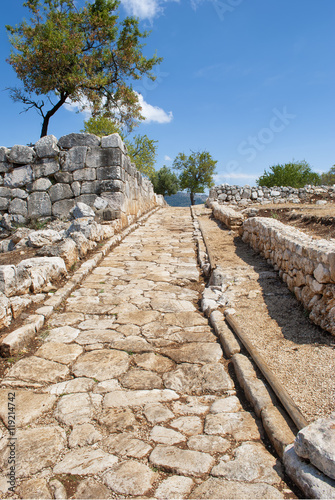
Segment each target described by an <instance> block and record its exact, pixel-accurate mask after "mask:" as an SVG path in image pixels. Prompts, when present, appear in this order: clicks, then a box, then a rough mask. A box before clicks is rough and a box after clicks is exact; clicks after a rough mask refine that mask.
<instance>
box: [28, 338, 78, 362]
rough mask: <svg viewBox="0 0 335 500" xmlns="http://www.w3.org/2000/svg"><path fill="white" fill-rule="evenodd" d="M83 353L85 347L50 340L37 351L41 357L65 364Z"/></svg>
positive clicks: (37, 354)
mask: <svg viewBox="0 0 335 500" xmlns="http://www.w3.org/2000/svg"><path fill="white" fill-rule="evenodd" d="M82 353H83V349H82V347H80V346H78V345H74V344H63V343H59V342H49V343H46V344H44V345H42V347H40V348H39V349H38V350H37V351H36V353H35V355H36V356H38V357H40V358H44V359H49V360H50V361H56V362H57V363H61V364H63V365H69V364H70V363H72V362H73V361H75V360H76V359H77V358H78V356H80V354H82Z"/></svg>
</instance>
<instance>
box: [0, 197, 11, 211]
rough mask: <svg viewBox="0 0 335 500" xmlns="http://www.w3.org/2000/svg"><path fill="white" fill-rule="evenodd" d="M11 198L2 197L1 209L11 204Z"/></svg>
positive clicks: (0, 201)
mask: <svg viewBox="0 0 335 500" xmlns="http://www.w3.org/2000/svg"><path fill="white" fill-rule="evenodd" d="M9 203H10V202H9V199H8V198H0V210H3V211H5V210H7V209H8V206H9Z"/></svg>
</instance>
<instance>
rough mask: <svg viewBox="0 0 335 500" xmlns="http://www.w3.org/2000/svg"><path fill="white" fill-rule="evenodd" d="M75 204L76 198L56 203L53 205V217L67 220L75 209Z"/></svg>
mask: <svg viewBox="0 0 335 500" xmlns="http://www.w3.org/2000/svg"><path fill="white" fill-rule="evenodd" d="M75 203H76V202H75V200H74V198H68V199H64V200H59V201H56V202H55V203H54V204H53V205H52V215H53V216H54V217H58V218H61V219H67V218H68V215H69V212H70V210H71V209H72V208H73V207H74V205H75Z"/></svg>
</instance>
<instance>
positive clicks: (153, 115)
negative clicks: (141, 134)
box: [64, 94, 173, 123]
mask: <svg viewBox="0 0 335 500" xmlns="http://www.w3.org/2000/svg"><path fill="white" fill-rule="evenodd" d="M137 96H138V100H139V103H140V105H141V108H142V115H143V116H144V118H145V122H146V123H152V122H154V123H170V122H171V121H172V119H173V114H172V111H169V112H168V113H166V112H165V111H164V109H162V108H159V107H158V106H152V105H151V104H149V103H147V102H146V101H145V100H144V99H143V96H142V95H141V94H137ZM64 108H65V109H67V110H68V111H72V112H75V113H83V114H84V116H85V120H87V119H88V118H89V117H90V116H91V107H90V104H89V101H88V100H87V99H86V98H83V99H82V100H81V102H72V101H68V102H66V103H65V104H64Z"/></svg>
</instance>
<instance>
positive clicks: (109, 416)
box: [0, 208, 295, 499]
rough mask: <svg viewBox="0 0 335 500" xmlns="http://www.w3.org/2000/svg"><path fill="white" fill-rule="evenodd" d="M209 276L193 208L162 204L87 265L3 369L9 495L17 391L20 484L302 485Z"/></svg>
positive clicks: (49, 488)
mask: <svg viewBox="0 0 335 500" xmlns="http://www.w3.org/2000/svg"><path fill="white" fill-rule="evenodd" d="M199 279H200V273H199V270H198V268H197V263H196V245H195V241H194V225H193V221H192V218H191V214H190V211H189V209H188V208H185V209H184V208H166V209H162V210H160V211H158V212H156V213H155V214H154V215H152V216H151V217H149V218H148V219H147V221H146V222H145V223H143V224H141V225H139V227H138V228H137V229H135V230H134V231H133V232H132V233H130V234H129V235H128V236H126V237H125V238H124V239H123V240H122V242H121V243H120V244H119V246H117V247H115V248H114V249H113V250H112V251H110V252H109V253H108V254H107V255H106V256H105V257H104V258H103V259H102V260H101V261H100V262H99V264H98V266H96V267H95V268H94V269H93V271H92V272H91V273H90V274H88V275H87V276H86V277H85V278H84V279H83V281H82V282H81V284H79V285H78V286H77V288H76V289H75V290H74V291H73V292H72V293H71V296H70V297H69V298H68V299H67V300H65V301H64V307H63V305H62V307H63V308H62V309H59V310H57V311H55V312H54V313H53V314H52V315H51V317H50V318H49V319H48V321H47V323H46V324H45V328H44V331H45V332H46V334H47V335H46V337H45V339H44V343H42V345H41V344H40V346H39V348H38V349H36V351H35V352H34V353H33V354H32V355H28V354H27V355H26V356H25V357H23V358H22V359H20V360H19V361H16V362H14V363H13V364H12V365H11V367H10V368H9V369H8V371H7V372H6V373H5V375H4V379H3V382H2V385H1V386H0V419H1V421H0V492H1V497H3V498H4V499H9V498H13V495H11V493H10V492H7V490H6V488H7V483H6V474H8V472H9V470H8V456H9V448H8V446H7V444H8V437H9V434H8V429H7V428H6V425H8V421H7V418H8V397H9V393H11V392H13V391H14V392H15V409H16V417H17V419H16V426H17V428H16V436H15V437H17V443H18V447H17V450H16V451H17V459H18V460H17V471H16V472H17V474H16V477H17V485H16V490H15V495H16V496H14V498H22V499H25V498H27V499H28V498H49V499H50V498H59V499H60V498H77V499H79V498H81V499H96V498H102V499H105V498H106V499H107V498H111V499H112V498H123V497H126V498H140V497H145V498H152V499H153V498H161V499H164V498H166V499H169V498H171V499H173V498H210V499H216V498H220V499H224V498H232V499H234V498H256V499H266V498H284V492H285V498H295V495H294V494H293V492H291V490H290V489H289V486H288V485H287V484H286V483H285V482H284V480H283V479H282V477H281V468H280V465H279V464H278V462H277V460H276V458H275V457H274V456H272V455H271V454H270V453H269V452H268V451H267V449H266V447H265V445H264V444H263V442H262V441H261V434H260V429H261V428H260V427H259V425H260V422H259V421H258V420H257V419H255V416H254V415H253V414H251V413H249V412H247V411H245V410H244V409H243V406H242V404H241V402H240V401H239V399H238V397H237V394H238V391H236V390H235V386H234V383H233V380H232V378H231V377H230V375H229V373H228V369H227V361H226V359H225V357H224V355H223V352H222V349H221V347H220V344H219V342H218V339H217V337H216V335H215V332H214V331H213V330H212V329H211V327H210V326H209V323H208V319H207V318H206V317H205V316H204V315H203V314H202V313H201V312H200V310H198V305H197V304H198V303H199V290H201V289H202V284H201V283H200V282H199ZM41 342H42V341H41ZM8 386H9V387H8ZM71 477H72V478H74V479H73V480H72V482H71V481H70V480H69V478H71ZM3 490H5V491H3Z"/></svg>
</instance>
